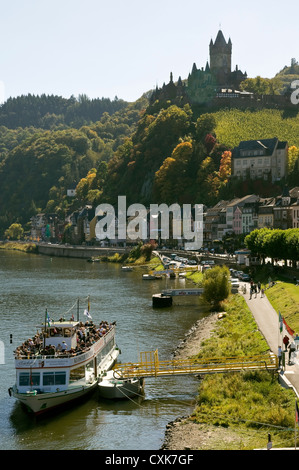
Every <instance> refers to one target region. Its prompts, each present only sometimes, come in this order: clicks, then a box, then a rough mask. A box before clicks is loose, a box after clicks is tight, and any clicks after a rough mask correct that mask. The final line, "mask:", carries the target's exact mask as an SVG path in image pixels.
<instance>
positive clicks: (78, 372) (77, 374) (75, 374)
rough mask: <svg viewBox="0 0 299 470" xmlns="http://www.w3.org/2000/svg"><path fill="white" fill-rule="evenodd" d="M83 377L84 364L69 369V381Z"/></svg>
mask: <svg viewBox="0 0 299 470" xmlns="http://www.w3.org/2000/svg"><path fill="white" fill-rule="evenodd" d="M84 377H85V366H80V367H77V369H73V370H71V371H70V382H74V381H76V380H80V379H83V378H84Z"/></svg>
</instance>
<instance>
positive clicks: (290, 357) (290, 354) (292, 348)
mask: <svg viewBox="0 0 299 470" xmlns="http://www.w3.org/2000/svg"><path fill="white" fill-rule="evenodd" d="M288 349H289V365H291V363H292V361H291V359H292V354H293V353H295V351H296V345H295V343H294V341H292V342H291V343H290V344H289V346H288Z"/></svg>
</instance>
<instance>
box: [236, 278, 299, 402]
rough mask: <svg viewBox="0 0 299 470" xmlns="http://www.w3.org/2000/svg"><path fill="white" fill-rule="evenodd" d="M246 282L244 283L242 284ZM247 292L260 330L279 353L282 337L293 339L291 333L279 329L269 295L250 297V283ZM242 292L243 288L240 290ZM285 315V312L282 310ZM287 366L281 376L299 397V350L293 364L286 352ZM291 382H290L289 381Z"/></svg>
mask: <svg viewBox="0 0 299 470" xmlns="http://www.w3.org/2000/svg"><path fill="white" fill-rule="evenodd" d="M243 285H244V283H242V286H243ZM246 287H247V288H246V291H247V292H246V294H243V297H244V298H245V300H246V303H247V305H248V307H249V308H250V310H251V312H252V314H253V317H254V319H255V321H256V323H257V325H258V327H259V330H260V331H261V333H262V334H263V336H264V337H265V339H266V341H267V343H268V345H269V347H270V349H271V351H272V352H273V353H274V354H276V355H277V352H278V346H279V345H280V346H282V338H283V337H284V335H285V334H287V335H288V336H289V338H290V340H291V337H290V335H289V334H288V332H287V331H286V330H285V328H284V329H283V331H282V334H281V333H280V331H279V321H278V312H276V310H274V308H273V307H272V305H271V304H270V302H269V300H268V299H267V297H266V296H265V295H264V296H263V297H261V293H258V294H257V295H256V294H253V295H252V298H251V299H250V295H249V291H250V284H249V283H246ZM240 293H241V290H240ZM281 314H282V315H283V312H281ZM285 363H286V365H285V368H284V370H282V371H281V374H280V378H281V379H282V380H283V381H284V382H285V383H286V384H287V385H289V386H292V387H293V389H294V392H295V393H296V395H297V396H298V397H299V350H298V351H297V352H296V353H295V356H293V363H292V365H288V353H286V360H285ZM288 382H289V383H288Z"/></svg>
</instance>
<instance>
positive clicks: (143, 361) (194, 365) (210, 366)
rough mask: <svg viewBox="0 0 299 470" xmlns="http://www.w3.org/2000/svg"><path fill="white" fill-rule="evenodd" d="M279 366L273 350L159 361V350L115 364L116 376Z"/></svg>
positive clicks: (207, 372)
mask: <svg viewBox="0 0 299 470" xmlns="http://www.w3.org/2000/svg"><path fill="white" fill-rule="evenodd" d="M277 369H278V359H277V356H275V354H273V353H269V354H263V355H255V356H243V357H236V356H231V357H211V358H204V359H196V360H195V359H171V360H166V361H165V360H163V361H160V360H159V357H158V351H157V350H156V351H149V352H141V353H140V362H135V363H133V362H129V363H123V364H116V366H115V367H114V374H115V377H122V378H131V377H167V376H171V375H186V374H200V375H205V374H215V373H224V372H240V371H244V370H266V371H273V370H277Z"/></svg>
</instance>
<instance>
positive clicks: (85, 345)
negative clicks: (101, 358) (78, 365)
mask: <svg viewBox="0 0 299 470" xmlns="http://www.w3.org/2000/svg"><path fill="white" fill-rule="evenodd" d="M61 321H62V320H61ZM113 325H115V322H113V323H108V322H107V321H101V323H100V324H99V326H96V325H94V324H93V322H92V321H88V322H86V323H85V324H83V323H82V322H80V323H79V325H78V329H77V346H76V347H75V348H70V349H67V344H66V342H65V341H61V343H58V345H57V346H55V345H53V344H48V345H45V344H44V339H45V337H46V338H49V337H59V336H61V337H62V339H63V336H62V331H61V328H59V327H57V326H56V325H55V326H53V327H52V328H51V329H48V330H47V331H46V332H43V333H39V332H37V333H36V335H35V336H34V337H33V338H29V339H28V340H26V341H24V343H23V344H22V345H21V346H18V347H17V348H16V350H15V351H14V353H15V357H16V359H30V358H32V357H36V356H39V355H41V356H52V357H53V356H54V357H58V356H64V357H65V356H76V355H78V354H82V353H84V352H86V351H87V350H88V349H89V348H90V347H91V346H92V345H93V344H94V343H96V342H97V341H98V340H99V339H100V338H101V337H102V336H104V335H105V334H106V333H108V331H109V330H110V329H111V328H112V326H113ZM49 331H50V334H49ZM44 335H45V337H44ZM65 335H68V336H71V329H69V332H68V333H66V332H65Z"/></svg>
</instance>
